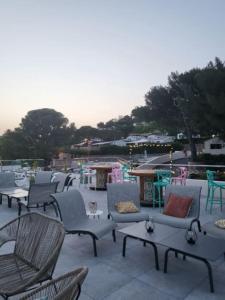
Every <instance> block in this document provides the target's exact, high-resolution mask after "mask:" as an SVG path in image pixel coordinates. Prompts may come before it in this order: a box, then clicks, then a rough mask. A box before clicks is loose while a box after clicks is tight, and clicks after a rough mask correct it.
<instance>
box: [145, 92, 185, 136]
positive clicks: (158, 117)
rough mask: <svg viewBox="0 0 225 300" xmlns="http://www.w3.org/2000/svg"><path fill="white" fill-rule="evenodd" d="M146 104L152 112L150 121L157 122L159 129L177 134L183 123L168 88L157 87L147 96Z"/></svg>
mask: <svg viewBox="0 0 225 300" xmlns="http://www.w3.org/2000/svg"><path fill="white" fill-rule="evenodd" d="M145 102H146V105H147V106H148V108H149V110H150V113H149V115H150V119H151V121H155V122H156V123H157V124H158V126H159V128H161V129H162V130H165V131H167V132H169V133H170V134H177V133H178V132H179V131H180V130H181V129H182V128H183V123H182V120H181V116H180V113H179V110H178V108H177V107H176V106H175V105H174V99H173V97H172V94H171V92H170V90H169V88H168V87H163V86H156V87H153V88H151V89H150V91H149V92H148V93H147V94H146V95H145Z"/></svg>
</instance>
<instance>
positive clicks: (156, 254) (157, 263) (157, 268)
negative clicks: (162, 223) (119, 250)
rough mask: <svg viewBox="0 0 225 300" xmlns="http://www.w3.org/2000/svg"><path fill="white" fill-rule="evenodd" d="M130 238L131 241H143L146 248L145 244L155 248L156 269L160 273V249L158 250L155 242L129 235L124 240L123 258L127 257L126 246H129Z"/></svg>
mask: <svg viewBox="0 0 225 300" xmlns="http://www.w3.org/2000/svg"><path fill="white" fill-rule="evenodd" d="M128 237H129V238H131V239H135V240H139V241H142V242H143V243H144V246H145V244H150V245H151V246H152V247H153V249H154V255H155V268H156V270H157V271H158V270H159V258H158V249H157V247H156V245H155V243H153V242H150V241H147V240H145V239H142V238H137V237H134V236H131V235H128V234H127V235H125V236H124V238H123V257H125V255H126V245H127V238H128Z"/></svg>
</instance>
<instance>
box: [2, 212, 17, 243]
mask: <svg viewBox="0 0 225 300" xmlns="http://www.w3.org/2000/svg"><path fill="white" fill-rule="evenodd" d="M18 225H19V218H16V219H14V220H12V221H11V222H9V223H8V224H6V225H4V226H3V227H2V228H0V247H1V246H2V245H4V244H5V243H6V242H10V241H15V240H16V237H17V231H18Z"/></svg>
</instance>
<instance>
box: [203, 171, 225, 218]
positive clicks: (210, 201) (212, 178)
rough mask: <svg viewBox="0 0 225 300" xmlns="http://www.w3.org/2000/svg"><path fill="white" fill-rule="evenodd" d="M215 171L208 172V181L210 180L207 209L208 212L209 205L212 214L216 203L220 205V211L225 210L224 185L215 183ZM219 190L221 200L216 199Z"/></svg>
mask: <svg viewBox="0 0 225 300" xmlns="http://www.w3.org/2000/svg"><path fill="white" fill-rule="evenodd" d="M215 174H216V172H215V171H210V170H207V171H206V175H207V180H208V194H207V199H206V207H205V209H206V210H207V208H208V204H209V205H210V214H211V213H212V208H213V204H214V203H219V204H220V210H222V208H223V200H222V190H223V189H225V184H224V183H219V182H216V181H215ZM216 190H219V199H215V191H216Z"/></svg>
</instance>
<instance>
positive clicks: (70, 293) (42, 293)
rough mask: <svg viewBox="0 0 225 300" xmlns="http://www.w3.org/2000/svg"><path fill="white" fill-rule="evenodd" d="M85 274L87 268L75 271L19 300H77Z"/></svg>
mask: <svg viewBox="0 0 225 300" xmlns="http://www.w3.org/2000/svg"><path fill="white" fill-rule="evenodd" d="M87 273H88V268H86V267H83V268H79V269H76V270H74V271H72V272H69V273H67V274H64V275H62V276H60V277H58V278H56V279H54V280H51V281H50V282H48V283H46V284H44V285H43V286H42V287H40V288H38V289H36V290H34V291H33V292H31V293H29V294H27V295H25V296H23V297H22V298H20V300H35V299H42V297H43V298H44V297H47V299H48V300H73V299H76V300H77V299H78V298H79V296H80V292H81V285H82V283H83V281H84V279H85V277H86V276H87Z"/></svg>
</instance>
